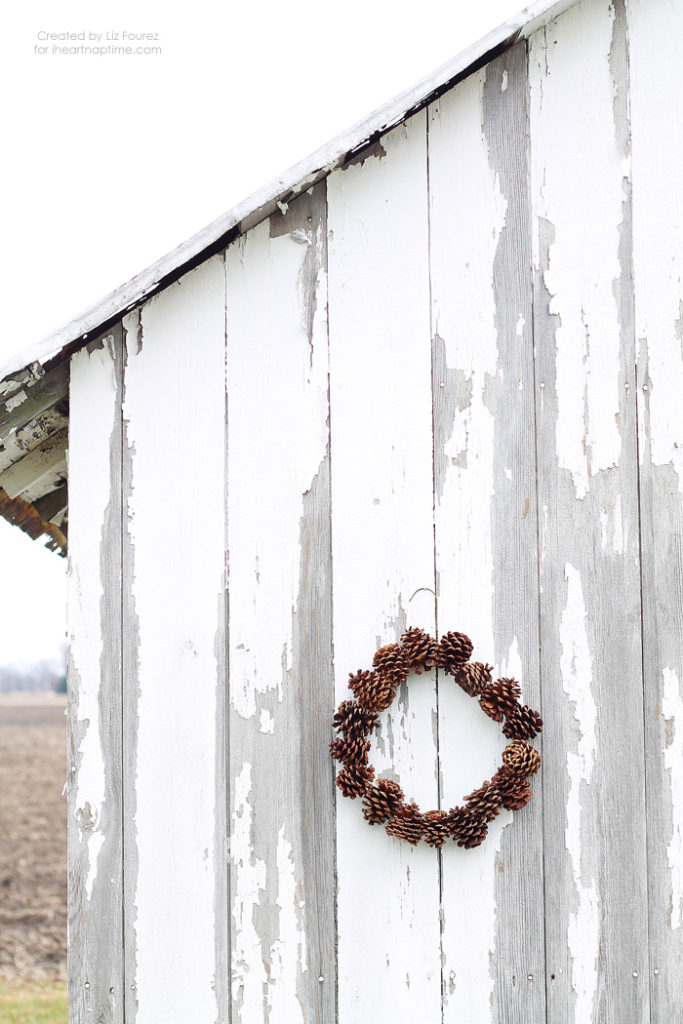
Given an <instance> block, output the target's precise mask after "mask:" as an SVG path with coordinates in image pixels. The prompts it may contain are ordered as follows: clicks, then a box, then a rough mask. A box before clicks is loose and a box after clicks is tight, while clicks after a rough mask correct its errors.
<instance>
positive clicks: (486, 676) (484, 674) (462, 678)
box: [455, 661, 493, 697]
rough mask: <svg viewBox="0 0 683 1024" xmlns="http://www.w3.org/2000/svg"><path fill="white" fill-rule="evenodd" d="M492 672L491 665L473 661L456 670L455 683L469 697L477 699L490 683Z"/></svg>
mask: <svg viewBox="0 0 683 1024" xmlns="http://www.w3.org/2000/svg"><path fill="white" fill-rule="evenodd" d="M492 671H493V669H492V667H491V665H484V664H482V663H481V662H480V661H473V662H471V663H469V664H467V665H462V666H461V667H460V668H459V669H457V670H456V672H455V681H456V683H457V684H458V685H459V686H462V688H463V690H464V691H465V693H469V695H470V697H478V696H479V695H480V694H481V693H483V692H484V690H485V689H486V687H487V686H488V684H489V683H490V682H491V672H492Z"/></svg>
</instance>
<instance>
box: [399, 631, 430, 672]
mask: <svg viewBox="0 0 683 1024" xmlns="http://www.w3.org/2000/svg"><path fill="white" fill-rule="evenodd" d="M401 650H402V652H403V660H404V662H405V665H406V667H407V669H408V671H409V672H417V674H418V675H420V673H421V672H422V671H423V669H424V670H425V671H429V669H432V668H434V666H435V665H436V662H437V643H436V640H435V639H434V637H431V636H430V635H429V633H425V631H424V630H423V629H417V628H416V627H413V628H411V629H407V630H406V631H405V633H404V634H403V636H402V637H401Z"/></svg>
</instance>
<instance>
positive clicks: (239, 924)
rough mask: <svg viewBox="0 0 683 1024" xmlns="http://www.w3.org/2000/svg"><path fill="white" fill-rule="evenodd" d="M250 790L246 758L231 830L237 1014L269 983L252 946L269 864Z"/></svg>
mask: <svg viewBox="0 0 683 1024" xmlns="http://www.w3.org/2000/svg"><path fill="white" fill-rule="evenodd" d="M250 793H251V764H250V763H249V762H248V761H245V762H244V764H243V765H242V768H241V771H240V773H239V775H237V776H236V778H235V781H234V786H233V811H232V828H231V832H230V864H231V867H232V878H233V886H232V889H233V902H232V914H233V918H234V929H233V940H232V950H231V966H232V998H233V1001H234V1005H235V1009H236V1011H237V1014H238V1015H239V1013H240V1011H241V1009H242V1007H243V1006H247V1007H254V1006H259V1005H260V1003H261V993H262V991H263V987H264V986H265V985H267V983H268V975H267V971H266V965H265V964H264V963H263V962H261V963H260V964H258V962H257V961H256V960H255V958H254V956H253V950H254V949H258V948H259V947H260V944H261V940H260V937H259V934H258V931H257V930H256V925H255V923H254V911H255V910H256V908H257V907H258V904H259V902H260V899H261V893H263V892H265V888H266V865H265V862H264V861H262V860H259V859H258V858H257V857H256V856H255V854H254V846H253V840H252V833H253V828H254V815H253V809H252V806H251V802H250ZM254 965H256V966H254Z"/></svg>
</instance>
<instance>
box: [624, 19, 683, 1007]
mask: <svg viewBox="0 0 683 1024" xmlns="http://www.w3.org/2000/svg"><path fill="white" fill-rule="evenodd" d="M629 9H630V10H629V51H630V74H631V133H632V148H633V239H634V249H633V263H634V274H635V308H636V338H637V341H638V378H637V384H638V389H637V402H638V424H639V442H640V501H641V506H640V507H641V548H642V588H643V666H644V681H645V742H646V773H645V778H646V783H647V816H648V817H647V822H648V861H649V896H650V915H649V934H650V983H651V990H652V1020H653V1021H660V1020H661V1021H669V1020H679V1019H681V1017H683V990H682V988H681V964H682V963H683V651H682V649H681V623H682V622H683V586H682V584H681V580H683V553H682V549H683V545H682V544H681V538H682V537H683V423H682V421H681V414H680V402H681V394H682V393H683V344H682V342H683V283H682V282H683V190H682V189H681V181H682V180H683V91H682V90H681V82H680V40H681V38H683V8H681V6H680V4H672V3H667V2H663V0H654V2H650V3H647V4H646V3H642V2H640V0H631V2H630V3H629Z"/></svg>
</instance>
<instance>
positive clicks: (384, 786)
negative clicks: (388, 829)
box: [363, 779, 405, 825]
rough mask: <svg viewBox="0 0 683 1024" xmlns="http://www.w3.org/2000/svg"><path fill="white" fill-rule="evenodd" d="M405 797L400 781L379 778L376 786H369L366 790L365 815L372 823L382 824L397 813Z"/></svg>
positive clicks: (364, 800)
mask: <svg viewBox="0 0 683 1024" xmlns="http://www.w3.org/2000/svg"><path fill="white" fill-rule="evenodd" d="M404 799H405V797H404V795H403V790H402V789H401V787H400V786H399V784H398V782H392V780H391V779H378V780H377V782H376V783H375V785H374V786H369V787H368V789H367V790H366V793H365V797H364V799H363V817H364V818H365V820H366V821H369V822H370V824H371V825H381V824H383V823H384V822H385V821H386V820H387V818H391V817H393V816H394V815H395V814H396V812H397V811H398V809H399V807H400V806H401V804H402V803H403V801H404Z"/></svg>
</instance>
